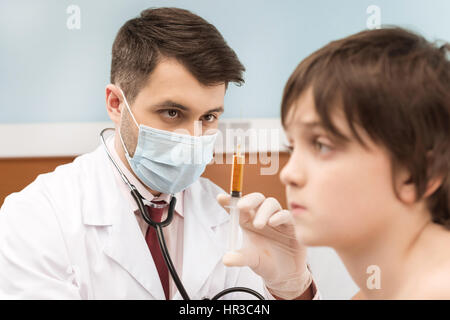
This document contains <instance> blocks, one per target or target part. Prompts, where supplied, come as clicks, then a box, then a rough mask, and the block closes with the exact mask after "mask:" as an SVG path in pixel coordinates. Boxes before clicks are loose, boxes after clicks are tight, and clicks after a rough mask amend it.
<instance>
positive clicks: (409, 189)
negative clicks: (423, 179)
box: [395, 169, 417, 204]
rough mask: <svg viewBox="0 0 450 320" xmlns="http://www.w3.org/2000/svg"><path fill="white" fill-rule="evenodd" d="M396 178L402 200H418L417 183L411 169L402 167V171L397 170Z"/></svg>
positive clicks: (406, 201)
mask: <svg viewBox="0 0 450 320" xmlns="http://www.w3.org/2000/svg"><path fill="white" fill-rule="evenodd" d="M395 180H396V181H395V190H396V192H397V195H398V197H399V198H400V200H401V201H402V202H404V203H406V204H413V203H414V202H416V201H417V194H416V185H415V184H414V182H413V181H412V179H411V174H410V173H409V171H408V170H406V169H402V170H401V171H400V172H397V174H396V177H395Z"/></svg>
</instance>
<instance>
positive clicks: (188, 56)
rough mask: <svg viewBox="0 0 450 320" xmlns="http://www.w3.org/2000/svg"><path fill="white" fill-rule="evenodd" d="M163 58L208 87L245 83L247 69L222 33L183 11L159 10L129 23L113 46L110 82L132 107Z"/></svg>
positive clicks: (121, 30) (148, 10)
mask: <svg viewBox="0 0 450 320" xmlns="http://www.w3.org/2000/svg"><path fill="white" fill-rule="evenodd" d="M162 57H167V58H174V59H176V60H177V61H179V62H180V63H181V64H182V65H184V66H185V67H186V68H187V69H188V70H189V71H190V72H191V73H192V74H193V75H194V77H195V78H196V79H197V80H198V81H199V82H200V83H201V84H203V85H218V84H222V83H225V85H226V86H227V85H228V83H229V82H234V83H236V84H238V85H241V84H242V83H243V82H244V79H243V75H242V74H243V72H244V71H245V68H244V66H243V65H242V64H241V62H240V61H239V59H238V57H237V55H236V53H235V52H234V51H233V50H232V49H231V48H230V47H229V46H228V45H227V43H226V42H225V40H224V38H223V37H222V35H221V34H220V33H219V31H218V30H217V29H216V28H215V27H214V26H213V25H212V24H210V23H208V22H207V21H205V20H204V19H202V18H201V17H199V16H197V15H195V14H193V13H191V12H189V11H187V10H184V9H178V8H155V9H147V10H144V11H142V12H141V14H140V16H139V17H137V18H134V19H131V20H129V21H127V22H126V23H125V24H124V25H123V26H122V27H121V28H120V30H119V32H118V33H117V36H116V38H115V40H114V43H113V46H112V61H111V79H110V80H111V83H113V84H117V85H120V87H121V88H122V89H123V91H124V92H126V95H127V99H129V103H130V104H131V103H132V102H133V101H134V99H135V98H136V96H137V95H138V93H139V91H140V90H141V89H142V88H143V87H144V86H145V83H146V82H147V80H148V78H149V76H150V74H151V72H152V71H153V70H154V68H155V67H156V65H157V63H158V61H160V60H161V58H162Z"/></svg>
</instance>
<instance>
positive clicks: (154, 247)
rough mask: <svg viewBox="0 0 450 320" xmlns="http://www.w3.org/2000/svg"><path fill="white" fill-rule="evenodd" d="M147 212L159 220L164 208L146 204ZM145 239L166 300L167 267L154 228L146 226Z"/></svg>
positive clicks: (167, 292) (167, 287)
mask: <svg viewBox="0 0 450 320" xmlns="http://www.w3.org/2000/svg"><path fill="white" fill-rule="evenodd" d="M154 203H158V204H161V203H166V202H165V201H155V202H154ZM146 208H147V212H148V213H149V215H150V218H152V220H153V221H155V222H161V219H162V215H163V212H164V209H165V208H152V207H150V206H146ZM145 241H146V242H147V245H148V247H149V248H150V252H151V254H152V257H153V261H154V262H155V265H156V269H157V270H158V274H159V279H160V280H161V284H162V287H163V289H164V294H165V295H166V300H169V269H168V268H167V265H166V262H165V261H164V257H163V254H162V252H161V248H160V247H159V242H158V236H157V235H156V229H155V228H153V227H151V226H148V228H147V234H146V236H145Z"/></svg>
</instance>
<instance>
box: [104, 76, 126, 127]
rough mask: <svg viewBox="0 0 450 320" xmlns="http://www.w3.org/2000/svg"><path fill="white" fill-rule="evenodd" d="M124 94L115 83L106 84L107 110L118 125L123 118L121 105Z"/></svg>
mask: <svg viewBox="0 0 450 320" xmlns="http://www.w3.org/2000/svg"><path fill="white" fill-rule="evenodd" d="M122 100H123V99H122V94H121V93H120V90H119V88H117V87H116V86H115V85H113V84H111V83H110V84H108V85H107V86H106V111H108V115H109V117H110V119H111V120H112V121H113V122H114V123H115V124H116V125H118V124H119V122H120V118H121V114H122V112H121V110H122V109H121V105H122V102H123V101H122Z"/></svg>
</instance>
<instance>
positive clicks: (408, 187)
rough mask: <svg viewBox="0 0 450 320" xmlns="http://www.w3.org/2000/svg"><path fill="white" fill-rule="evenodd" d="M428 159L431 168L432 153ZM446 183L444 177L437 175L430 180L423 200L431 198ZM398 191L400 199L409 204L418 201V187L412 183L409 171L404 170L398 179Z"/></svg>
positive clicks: (428, 155)
mask: <svg viewBox="0 0 450 320" xmlns="http://www.w3.org/2000/svg"><path fill="white" fill-rule="evenodd" d="M427 159H428V163H429V167H430V166H431V161H432V155H431V154H430V153H427ZM427 173H428V176H430V175H431V172H430V170H428V172H427ZM443 182H444V177H443V176H442V175H435V176H434V177H432V178H430V179H429V180H428V182H427V185H426V187H425V192H424V194H423V196H422V197H423V198H424V199H425V198H428V197H429V196H431V195H432V194H433V193H434V192H435V191H436V190H437V189H439V187H440V186H441V185H442V183H443ZM395 186H396V188H397V189H396V190H397V193H398V196H399V198H400V199H401V200H402V201H403V202H404V203H407V204H413V203H414V202H416V201H417V194H416V192H417V187H416V185H415V184H414V183H413V182H412V179H411V174H410V173H409V171H408V170H406V169H402V170H401V171H400V172H399V173H398V174H397V177H396V184H395Z"/></svg>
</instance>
